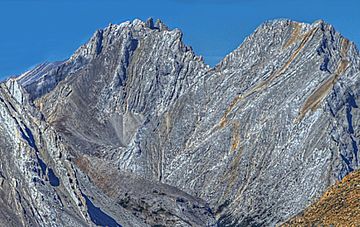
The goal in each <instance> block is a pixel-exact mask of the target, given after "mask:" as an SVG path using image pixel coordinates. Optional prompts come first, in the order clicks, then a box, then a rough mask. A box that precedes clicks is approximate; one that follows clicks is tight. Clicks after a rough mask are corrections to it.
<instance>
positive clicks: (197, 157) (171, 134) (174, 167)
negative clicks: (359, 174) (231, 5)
mask: <svg viewBox="0 0 360 227" xmlns="http://www.w3.org/2000/svg"><path fill="white" fill-rule="evenodd" d="M359 72H360V58H359V52H358V50H357V49H356V47H355V45H354V44H353V43H352V42H350V41H349V40H347V39H346V38H344V37H343V36H341V35H340V34H339V33H338V32H336V31H335V30H334V28H333V27H332V26H331V25H328V24H326V23H325V22H323V21H316V22H315V23H313V24H303V23H298V22H293V21H289V20H274V21H269V22H266V23H264V24H263V25H261V26H260V27H259V28H258V29H257V30H256V31H255V32H254V33H253V34H252V35H250V36H249V37H248V38H247V39H246V40H245V41H244V43H243V44H242V45H241V46H240V47H239V48H237V49H236V50H235V51H233V52H232V53H230V54H229V55H228V56H226V57H225V58H224V59H223V60H222V61H221V62H220V63H219V64H218V65H217V66H216V67H214V68H211V67H209V66H208V65H206V64H205V63H204V62H203V60H202V57H199V56H196V55H195V53H194V52H193V51H192V49H191V48H190V47H188V46H186V45H185V44H184V43H183V42H182V33H181V32H180V31H179V30H178V29H174V30H170V29H169V28H168V27H167V26H166V25H165V24H163V23H162V22H161V21H160V20H158V21H157V22H156V23H154V22H153V20H152V19H150V20H148V21H147V22H142V21H140V20H134V21H132V22H125V23H122V24H120V25H109V26H108V27H107V28H105V29H102V30H98V31H97V32H96V33H95V34H94V35H93V37H92V38H91V39H90V40H89V42H88V43H86V44H85V45H83V46H82V47H80V48H79V49H78V50H77V51H76V52H75V53H74V55H73V56H71V57H70V58H69V59H68V60H66V61H63V62H56V63H46V64H43V65H40V66H38V67H36V68H35V69H33V70H30V71H29V72H26V73H24V74H23V75H21V76H19V77H18V78H12V79H9V80H8V81H7V82H6V83H3V84H1V90H0V97H1V99H0V100H1V101H2V102H1V103H0V108H1V115H0V121H1V124H0V140H1V141H2V142H1V145H0V152H1V154H2V155H3V157H7V158H6V159H4V160H2V161H1V165H0V167H1V169H0V170H1V172H0V173H1V177H2V178H1V181H0V186H1V188H0V199H1V200H0V201H1V203H2V204H3V206H2V207H4V208H2V209H0V220H3V223H7V222H8V221H7V220H11V225H14V226H18V225H25V226H27V225H36V226H37V225H39V226H48V225H50V226H64V225H65V226H81V225H85V226H86V225H103V226H104V225H105V226H106V225H108V226H119V225H122V226H149V225H150V226H151V225H152V226H156V225H158V226H159V225H165V226H216V225H220V226H249V225H252V226H274V225H276V224H281V223H283V222H285V221H286V220H288V219H289V218H291V217H293V216H295V215H296V214H298V213H300V212H302V211H304V209H305V208H306V207H308V206H309V205H311V204H312V203H313V202H314V201H316V200H317V199H318V198H319V197H320V196H321V194H322V193H324V192H325V191H326V189H327V188H328V187H329V186H331V185H333V184H334V183H335V182H336V181H338V180H341V179H342V178H344V177H345V176H346V175H348V174H349V173H350V172H352V171H353V170H356V169H358V166H359V160H358V143H359V132H360V131H359V128H358V125H359V121H360V112H359V108H358V102H359V97H360V90H359V87H360V86H359V83H360V75H359ZM3 185H4V186H3ZM8 193H10V195H12V196H10V197H9V198H8V197H6V195H7V194H8ZM11 204H17V206H16V210H15V211H14V210H13V209H12V207H11Z"/></svg>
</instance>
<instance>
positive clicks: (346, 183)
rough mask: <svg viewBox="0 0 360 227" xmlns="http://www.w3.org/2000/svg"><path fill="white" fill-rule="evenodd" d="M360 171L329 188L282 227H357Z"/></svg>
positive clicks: (359, 203) (359, 201)
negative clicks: (312, 226) (317, 199)
mask: <svg viewBox="0 0 360 227" xmlns="http://www.w3.org/2000/svg"><path fill="white" fill-rule="evenodd" d="M359 207H360V171H356V172H353V173H350V174H349V175H347V176H346V177H344V179H342V181H341V182H338V183H336V184H335V185H333V186H331V187H330V188H329V189H328V190H327V191H326V192H325V194H324V195H323V196H322V197H321V198H320V199H319V201H317V202H316V203H315V204H313V205H311V206H310V207H309V208H307V209H306V210H305V211H304V212H302V213H301V214H299V215H298V216H296V217H294V218H292V219H291V220H290V221H289V222H287V223H286V224H285V225H284V226H311V225H314V226H331V225H332V226H359V225H360V210H359Z"/></svg>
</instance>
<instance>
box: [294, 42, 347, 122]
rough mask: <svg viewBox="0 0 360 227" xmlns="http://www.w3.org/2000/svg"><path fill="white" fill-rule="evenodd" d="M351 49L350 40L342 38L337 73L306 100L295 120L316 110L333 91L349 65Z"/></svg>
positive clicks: (297, 120)
mask: <svg viewBox="0 0 360 227" xmlns="http://www.w3.org/2000/svg"><path fill="white" fill-rule="evenodd" d="M348 50H349V41H348V40H347V39H343V40H342V44H341V52H340V54H341V56H342V59H341V60H340V63H339V65H338V67H337V69H336V71H335V73H334V74H333V75H332V76H331V77H330V78H329V79H327V80H326V81H325V82H324V83H322V84H321V85H320V86H319V87H318V88H317V89H316V90H315V91H314V92H313V93H312V94H311V95H310V96H309V97H308V98H307V99H306V101H305V103H304V105H303V106H302V108H301V109H300V112H299V116H298V117H297V119H295V122H299V121H301V120H302V119H303V118H304V116H305V114H306V113H307V112H308V111H309V110H311V111H315V110H316V109H317V108H318V106H319V104H320V103H321V102H322V101H323V100H324V99H325V97H326V96H327V95H328V93H329V92H330V91H331V89H332V87H333V86H334V84H335V83H336V81H337V80H338V79H339V77H340V76H341V75H342V74H343V73H344V72H345V71H346V69H347V67H348V66H349V61H348V60H346V59H345V58H346V54H347V51H348Z"/></svg>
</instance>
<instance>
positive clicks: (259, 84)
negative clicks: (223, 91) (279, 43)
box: [219, 27, 319, 128]
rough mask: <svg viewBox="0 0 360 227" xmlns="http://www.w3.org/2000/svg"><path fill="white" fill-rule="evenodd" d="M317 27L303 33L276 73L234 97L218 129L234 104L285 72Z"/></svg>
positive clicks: (225, 122)
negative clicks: (297, 44) (296, 45)
mask: <svg viewBox="0 0 360 227" xmlns="http://www.w3.org/2000/svg"><path fill="white" fill-rule="evenodd" d="M318 29H319V28H318V27H315V28H313V29H311V30H310V31H308V32H307V33H305V35H304V37H303V39H302V41H301V43H300V45H299V46H298V47H297V48H296V50H295V51H294V52H293V53H292V54H291V56H290V58H289V60H288V61H287V62H286V63H285V64H284V65H283V66H282V67H281V68H280V69H279V70H277V71H276V72H274V73H273V74H272V75H271V76H270V77H269V78H268V79H266V80H265V81H261V82H259V83H258V84H257V85H256V86H254V87H253V88H252V89H250V90H249V91H247V92H246V93H245V94H242V95H238V96H236V97H235V98H234V99H233V101H232V102H231V103H230V105H229V107H228V108H227V109H226V111H225V113H224V116H223V117H222V118H221V120H220V122H219V125H220V128H223V127H224V126H225V125H226V124H227V117H228V115H229V113H230V112H231V111H232V110H233V109H234V107H235V106H236V104H237V103H238V102H239V101H240V100H242V99H244V98H247V97H248V96H250V95H252V94H254V93H256V92H258V91H261V90H263V89H264V88H266V87H267V86H268V85H269V84H270V83H271V82H272V81H273V80H275V79H276V78H278V77H279V76H281V75H282V74H284V73H285V71H286V70H287V69H288V68H289V66H290V64H291V63H292V62H293V61H294V60H295V58H296V57H297V56H298V55H299V53H300V51H301V50H302V49H303V48H304V46H305V44H306V43H307V42H308V41H309V40H310V38H311V37H312V36H313V35H314V34H315V33H316V31H317V30H318Z"/></svg>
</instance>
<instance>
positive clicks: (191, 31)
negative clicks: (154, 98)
mask: <svg viewBox="0 0 360 227" xmlns="http://www.w3.org/2000/svg"><path fill="white" fill-rule="evenodd" d="M148 17H153V18H154V19H156V18H160V19H162V20H163V21H164V22H165V23H166V24H167V25H168V26H170V27H171V28H175V27H177V28H180V29H181V30H182V31H183V32H184V40H185V42H186V44H188V45H191V46H192V47H193V49H194V50H195V52H196V53H197V54H199V55H202V56H204V58H205V61H206V62H207V63H209V64H211V65H214V64H216V63H217V62H218V61H220V60H221V59H222V58H223V57H224V56H225V55H226V54H227V53H229V52H231V51H232V50H233V49H235V48H236V47H237V46H239V45H240V44H241V42H242V41H243V40H244V38H245V37H246V36H248V35H249V34H251V33H252V32H253V31H254V29H255V28H256V27H257V26H259V25H260V24H261V23H262V22H264V21H265V20H269V19H274V18H289V19H293V20H297V21H303V22H313V21H315V20H317V19H320V18H321V19H324V20H325V21H327V22H328V23H331V24H333V25H334V26H335V28H336V29H337V30H338V31H340V32H341V33H342V34H343V35H344V36H346V37H348V38H349V39H350V40H352V41H354V42H356V43H357V44H358V45H359V44H360V1H359V0H159V1H150V0H0V28H1V33H0V79H1V78H4V77H5V76H9V75H16V74H20V73H21V72H24V71H26V70H27V69H29V68H31V67H33V66H34V65H36V64H38V63H41V62H44V61H55V60H63V59H66V58H68V57H69V56H70V55H71V54H72V53H73V52H74V51H75V50H76V49H77V48H78V47H79V46H80V45H81V44H83V43H84V42H86V41H87V39H88V38H89V37H90V36H91V35H92V34H93V33H94V31H95V30H96V29H98V28H103V27H105V26H107V25H108V24H109V23H121V22H123V21H126V20H132V19H134V18H140V19H143V20H145V19H147V18H148Z"/></svg>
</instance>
